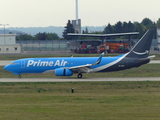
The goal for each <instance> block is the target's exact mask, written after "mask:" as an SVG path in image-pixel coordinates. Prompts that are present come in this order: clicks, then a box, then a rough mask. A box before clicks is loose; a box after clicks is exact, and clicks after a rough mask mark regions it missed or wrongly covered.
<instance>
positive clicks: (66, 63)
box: [4, 30, 155, 78]
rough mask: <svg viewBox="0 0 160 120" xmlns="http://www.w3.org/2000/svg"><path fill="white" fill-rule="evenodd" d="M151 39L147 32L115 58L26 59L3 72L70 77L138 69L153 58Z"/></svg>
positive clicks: (150, 33)
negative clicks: (150, 52) (126, 51)
mask: <svg viewBox="0 0 160 120" xmlns="http://www.w3.org/2000/svg"><path fill="white" fill-rule="evenodd" d="M152 38H153V30H148V31H147V32H146V33H145V34H144V35H143V37H142V38H141V39H140V40H139V41H138V42H137V43H136V45H135V46H134V47H133V48H132V49H131V51H129V52H128V53H125V54H122V55H119V56H116V57H103V55H104V53H102V54H101V55H100V56H99V57H66V58H27V59H19V60H15V61H13V62H12V63H11V64H9V65H6V66H5V67H4V69H5V70H8V71H10V72H12V73H13V74H16V75H18V77H19V78H21V74H23V73H55V75H56V76H72V75H73V73H77V74H78V75H77V77H78V78H82V73H94V72H111V71H119V70H124V69H129V68H133V67H139V66H141V65H143V64H147V63H149V61H150V59H151V58H153V57H155V56H148V55H149V50H150V46H151V42H152Z"/></svg>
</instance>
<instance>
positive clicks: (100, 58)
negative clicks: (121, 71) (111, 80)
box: [92, 52, 104, 66]
mask: <svg viewBox="0 0 160 120" xmlns="http://www.w3.org/2000/svg"><path fill="white" fill-rule="evenodd" d="M103 56H104V52H103V53H102V54H101V55H100V56H99V58H98V60H97V61H96V62H95V63H93V64H92V66H93V65H97V64H99V63H100V62H101V60H102V57H103Z"/></svg>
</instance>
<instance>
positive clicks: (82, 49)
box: [74, 44, 97, 53]
mask: <svg viewBox="0 0 160 120" xmlns="http://www.w3.org/2000/svg"><path fill="white" fill-rule="evenodd" d="M74 53H97V49H96V47H93V46H92V45H87V44H81V45H80V48H78V49H75V50H74Z"/></svg>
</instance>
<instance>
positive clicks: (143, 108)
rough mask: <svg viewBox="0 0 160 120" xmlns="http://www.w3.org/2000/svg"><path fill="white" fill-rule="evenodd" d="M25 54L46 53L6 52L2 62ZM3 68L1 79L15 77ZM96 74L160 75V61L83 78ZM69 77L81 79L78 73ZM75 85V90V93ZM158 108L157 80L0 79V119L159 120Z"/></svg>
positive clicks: (159, 83) (159, 97)
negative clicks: (58, 80) (44, 80)
mask: <svg viewBox="0 0 160 120" xmlns="http://www.w3.org/2000/svg"><path fill="white" fill-rule="evenodd" d="M92 56H99V55H92ZM26 57H47V56H46V55H45V56H14V55H13V56H5V55H4V56H1V60H2V59H3V60H14V59H19V58H26ZM56 57H59V56H56ZM158 58H159V57H158ZM0 71H1V72H0V78H16V77H17V75H13V74H12V73H10V72H8V71H5V70H4V69H3V67H0ZM22 77H24V78H42V77H43V78H46V79H47V78H52V77H53V79H54V78H55V77H56V76H54V74H24V75H23V74H22ZM93 77H97V78H101V77H106V78H107V77H160V64H146V65H143V66H141V67H139V68H133V69H128V70H123V71H118V72H111V73H94V74H93V73H91V74H84V77H83V78H84V79H85V78H93ZM61 78H62V77H61ZM64 78H65V77H64ZM69 78H77V77H76V74H75V75H73V76H72V77H69ZM17 79H18V78H17ZM72 87H73V88H74V93H71V88H72ZM159 108H160V82H158V81H157V82H156V81H155V82H154V81H152V82H151V81H143V82H69V83H65V82H64V83H58V82H55V83H50V82H45V83H40V82H37V83H0V120H159V119H160V114H159V113H160V109H159Z"/></svg>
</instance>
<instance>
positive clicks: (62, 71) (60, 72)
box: [55, 68, 73, 76]
mask: <svg viewBox="0 0 160 120" xmlns="http://www.w3.org/2000/svg"><path fill="white" fill-rule="evenodd" d="M55 75H56V76H72V75H73V72H72V70H70V69H64V68H59V69H55Z"/></svg>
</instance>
